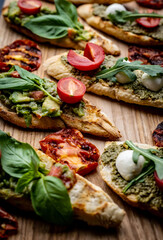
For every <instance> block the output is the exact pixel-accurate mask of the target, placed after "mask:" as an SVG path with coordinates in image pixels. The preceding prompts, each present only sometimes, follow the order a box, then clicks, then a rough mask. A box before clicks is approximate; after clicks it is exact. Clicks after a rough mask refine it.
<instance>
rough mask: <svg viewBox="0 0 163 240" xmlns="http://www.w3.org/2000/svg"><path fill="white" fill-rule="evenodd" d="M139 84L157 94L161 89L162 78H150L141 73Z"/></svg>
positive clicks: (162, 84) (162, 85)
mask: <svg viewBox="0 0 163 240" xmlns="http://www.w3.org/2000/svg"><path fill="white" fill-rule="evenodd" d="M141 83H142V84H143V85H144V86H145V87H146V88H147V89H149V90H151V91H154V92H157V91H159V90H160V89H161V88H162V87H163V77H162V78H161V77H151V76H149V75H148V74H147V73H143V75H142V78H141Z"/></svg>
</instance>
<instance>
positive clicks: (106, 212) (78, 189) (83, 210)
mask: <svg viewBox="0 0 163 240" xmlns="http://www.w3.org/2000/svg"><path fill="white" fill-rule="evenodd" d="M36 152H37V154H38V156H39V157H40V160H41V161H42V162H44V163H45V164H46V169H48V170H50V168H51V166H52V164H53V163H54V160H53V159H52V158H50V157H49V156H47V155H45V154H44V153H43V152H41V151H39V150H36ZM76 177H77V182H76V183H75V185H74V186H73V187H72V188H71V189H70V190H69V191H68V192H69V196H70V201H71V204H72V208H73V211H74V216H75V217H76V218H78V219H81V220H83V221H85V222H87V223H88V224H89V225H95V226H96V225H97V226H102V227H105V228H109V227H114V226H118V225H119V224H120V223H121V221H122V220H123V217H124V215H125V212H124V211H123V210H122V209H120V208H119V207H118V206H117V205H116V204H115V203H114V202H113V201H112V199H111V198H110V197H109V195H107V194H106V193H105V192H104V191H103V190H102V189H101V188H100V187H98V186H96V185H94V184H92V183H91V182H89V181H88V180H86V179H85V178H83V177H81V176H79V175H78V174H76ZM0 193H1V198H4V199H6V198H7V201H8V202H9V203H11V204H12V205H15V206H16V207H18V208H20V209H22V210H26V211H33V208H32V205H31V201H30V199H29V198H27V197H26V198H25V197H23V196H22V195H20V194H15V193H14V192H13V191H10V192H9V191H5V190H4V191H3V190H0Z"/></svg>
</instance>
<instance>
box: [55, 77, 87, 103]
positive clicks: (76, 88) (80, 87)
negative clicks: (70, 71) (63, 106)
mask: <svg viewBox="0 0 163 240" xmlns="http://www.w3.org/2000/svg"><path fill="white" fill-rule="evenodd" d="M85 91H86V87H85V85H84V84H83V83H82V82H80V81H79V80H77V79H76V78H73V77H68V78H62V79H60V80H59V82H58V84H57V92H58V95H59V97H60V98H61V100H62V101H63V102H66V103H77V102H79V101H80V100H81V99H82V97H83V96H84V93H85Z"/></svg>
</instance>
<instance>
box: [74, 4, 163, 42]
mask: <svg viewBox="0 0 163 240" xmlns="http://www.w3.org/2000/svg"><path fill="white" fill-rule="evenodd" d="M78 14H79V16H80V17H82V18H83V19H85V20H86V22H87V23H88V24H89V25H90V26H93V27H95V28H97V29H98V30H101V31H103V32H105V33H107V34H109V35H111V36H114V37H115V38H118V39H120V40H122V41H124V42H127V43H134V44H138V45H142V46H158V45H163V41H159V40H157V39H154V38H152V37H149V36H146V35H143V34H140V35H138V34H135V33H132V32H127V31H124V30H123V29H122V28H119V27H117V26H116V25H114V24H113V23H112V22H111V21H105V20H103V19H102V18H101V17H99V16H95V15H93V4H84V5H82V6H80V7H78Z"/></svg>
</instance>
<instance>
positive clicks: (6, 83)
mask: <svg viewBox="0 0 163 240" xmlns="http://www.w3.org/2000/svg"><path fill="white" fill-rule="evenodd" d="M3 89H11V90H22V89H23V90H32V89H34V85H33V82H32V81H27V80H25V79H21V78H13V77H4V78H0V90H3Z"/></svg>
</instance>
